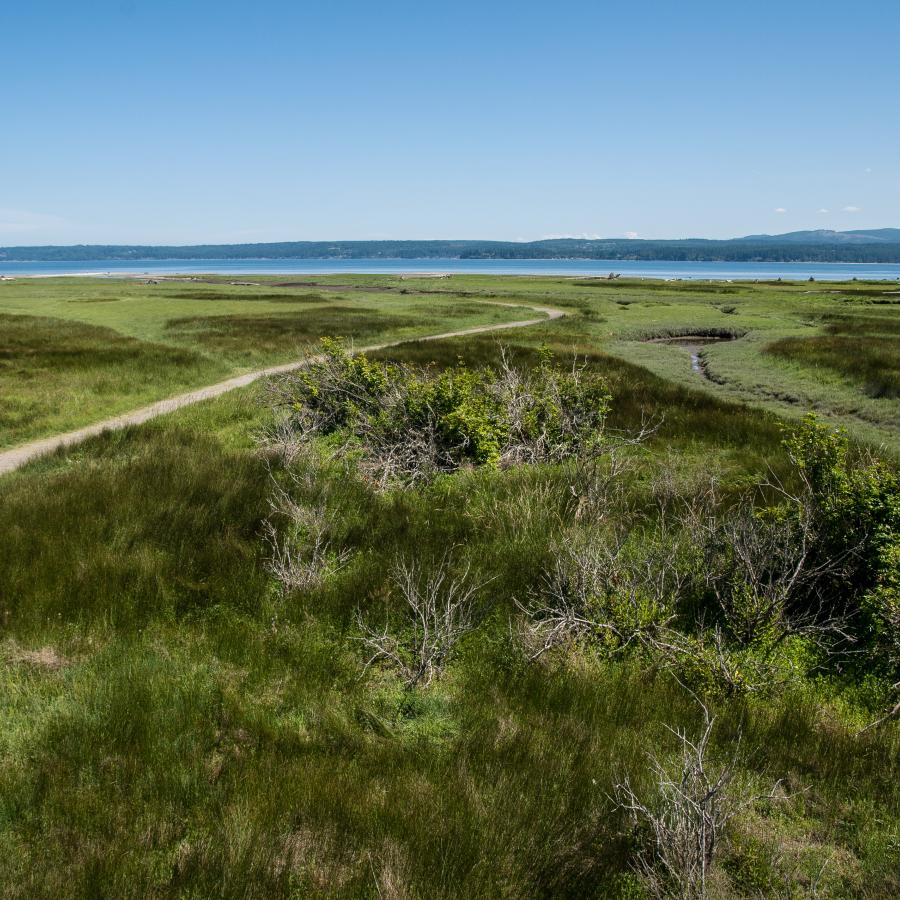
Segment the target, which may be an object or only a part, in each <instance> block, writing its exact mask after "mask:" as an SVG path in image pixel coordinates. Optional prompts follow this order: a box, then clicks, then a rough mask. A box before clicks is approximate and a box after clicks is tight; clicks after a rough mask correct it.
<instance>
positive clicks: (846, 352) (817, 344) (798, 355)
mask: <svg viewBox="0 0 900 900" xmlns="http://www.w3.org/2000/svg"><path fill="white" fill-rule="evenodd" d="M891 324H893V323H891ZM876 327H877V326H876ZM836 328H839V329H840V330H839V331H838V333H832V334H830V335H821V336H813V337H786V338H782V339H781V340H779V341H775V342H774V343H773V344H771V345H770V346H769V347H768V349H767V352H768V353H771V354H772V355H773V356H777V357H780V358H781V359H786V360H789V361H791V362H794V363H797V364H799V365H801V366H805V367H807V368H810V369H816V368H824V369H829V370H831V371H833V372H837V373H839V374H840V375H842V376H844V377H845V378H847V379H848V380H849V381H851V382H854V383H857V384H859V385H860V386H861V387H862V390H863V391H864V392H865V393H866V394H867V395H868V396H869V397H872V398H875V399H886V400H891V399H896V398H897V397H900V348H898V345H897V338H896V336H893V335H891V336H881V335H877V334H865V333H862V334H860V333H859V330H861V329H860V326H859V324H857V326H856V328H853V326H851V325H850V324H842V325H841V326H836ZM885 330H887V328H885ZM848 332H849V333H848Z"/></svg>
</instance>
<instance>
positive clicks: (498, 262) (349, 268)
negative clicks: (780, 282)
mask: <svg viewBox="0 0 900 900" xmlns="http://www.w3.org/2000/svg"><path fill="white" fill-rule="evenodd" d="M179 272H183V273H187V274H190V273H193V274H196V273H201V272H206V273H210V274H217V275H246V274H257V275H265V274H269V275H329V274H340V273H342V272H348V273H352V272H356V273H379V272H380V273H384V274H399V273H407V272H409V273H415V272H449V273H459V274H462V273H467V274H482V275H608V274H609V273H610V272H617V273H619V274H621V275H624V276H631V277H640V278H685V279H716V280H720V279H732V280H736V281H737V280H741V281H744V280H749V281H752V280H753V279H754V278H761V279H769V278H784V279H785V280H792V279H796V280H805V279H807V278H809V277H810V276H812V277H813V278H815V279H816V280H817V281H845V280H847V279H850V278H859V279H861V280H862V279H877V280H891V281H896V280H900V263H897V264H867V263H859V264H857V263H852V264H851V263H726V262H639V261H625V260H606V259H595V260H583V259H557V260H544V259H303V260H292V259H215V260H211V259H173V260H123V261H111V260H84V261H80V262H3V261H2V260H0V275H87V274H98V275H105V274H111V275H112V274H117V273H136V274H147V275H171V274H175V273H179Z"/></svg>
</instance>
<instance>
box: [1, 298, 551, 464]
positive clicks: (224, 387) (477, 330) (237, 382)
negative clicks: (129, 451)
mask: <svg viewBox="0 0 900 900" xmlns="http://www.w3.org/2000/svg"><path fill="white" fill-rule="evenodd" d="M482 302H483V303H485V304H490V305H492V306H508V307H510V308H512V309H530V310H532V311H534V312H538V313H543V314H544V316H546V318H542V319H522V320H519V321H516V322H500V323H498V324H495V325H477V326H475V327H473V328H463V329H460V330H459V331H445V332H443V333H441V334H428V335H421V336H419V337H409V338H403V339H402V340H399V341H387V342H386V343H383V344H372V345H370V346H368V347H360V348H358V350H357V352H359V353H371V352H372V351H375V350H385V349H387V348H388V347H398V346H400V345H401V344H414V343H417V342H418V341H441V340H445V339H447V338H456V337H465V336H466V335H469V334H484V333H486V332H491V331H503V330H505V329H508V328H528V327H529V326H531V325H541V324H542V323H544V322H549V321H550V320H551V319H559V318H561V317H562V316H564V315H565V312H564V311H563V310H561V309H554V308H553V307H551V306H531V305H529V304H526V303H499V302H497V301H492V300H485V301H482ZM318 358H320V357H311V358H307V359H302V360H299V361H297V362H292V363H284V364H283V365H280V366H268V367H267V368H265V369H257V370H256V371H254V372H247V373H246V374H244V375H237V376H235V377H234V378H228V379H226V380H225V381H219V382H217V383H216V384H210V385H207V386H206V387H202V388H196V389H195V390H193V391H188V392H187V393H186V394H178V395H177V396H175V397H169V398H168V399H166V400H159V401H157V402H156V403H151V404H150V405H149V406H142V407H141V408H140V409H135V410H132V411H131V412H128V413H122V414H121V415H118V416H112V417H111V418H109V419H103V420H102V421H100V422H95V423H94V424H93V425H87V426H85V427H84V428H77V429H76V430H75V431H66V432H64V433H62V434H56V435H53V436H52V437H48V438H41V439H40V440H37V441H30V442H29V443H27V444H20V445H19V446H18V447H13V448H12V449H10V450H2V451H0V475H4V474H6V473H7V472H14V471H15V470H16V469H19V468H21V467H22V466H24V465H25V464H26V463H28V462H31V461H32V460H33V459H37V458H38V457H40V456H46V455H47V454H48V453H53V452H55V451H56V450H59V449H60V448H61V447H71V446H72V445H74V444H80V443H81V442H82V441H86V440H87V439H88V438H92V437H95V436H96V435H98V434H102V433H103V432H104V431H116V430H117V429H120V428H127V427H128V426H129V425H140V424H141V423H142V422H146V421H148V420H149V419H155V418H156V417H157V416H163V415H165V414H166V413H170V412H174V411H175V410H176V409H181V407H183V406H190V405H191V404H192V403H199V402H200V401H201V400H210V399H212V398H213V397H218V396H219V395H221V394H225V393H227V392H228V391H233V390H235V389H236V388H241V387H246V386H247V385H248V384H252V383H253V382H254V381H257V380H258V379H260V378H267V377H269V376H270V375H280V374H282V373H284V372H293V371H295V370H296V369H301V368H303V366H305V365H308V364H309V363H310V362H311V361H312V360H314V359H318Z"/></svg>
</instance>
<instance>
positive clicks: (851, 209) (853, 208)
mask: <svg viewBox="0 0 900 900" xmlns="http://www.w3.org/2000/svg"><path fill="white" fill-rule="evenodd" d="M841 212H849V213H855V212H862V207H861V206H845V207H844V208H843V209H842V210H841Z"/></svg>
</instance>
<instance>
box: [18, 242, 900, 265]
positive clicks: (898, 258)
mask: <svg viewBox="0 0 900 900" xmlns="http://www.w3.org/2000/svg"><path fill="white" fill-rule="evenodd" d="M129 259H133V260H135V261H138V260H152V259H609V260H669V261H686V260H692V261H697V262H842V263H900V243H884V242H882V243H871V244H821V243H810V244H802V243H793V242H784V243H781V242H779V241H777V240H772V239H771V238H770V239H768V240H765V241H759V242H756V241H754V240H752V239H751V240H748V239H746V238H744V239H735V240H725V241H712V240H703V239H690V240H679V241H645V240H577V239H571V238H563V239H557V240H546V241H531V242H529V243H519V242H513V241H285V242H282V243H276V244H203V245H198V246H186V247H142V246H124V245H115V244H113V245H88V244H79V245H77V246H69V247H5V248H0V260H6V261H16V262H39V261H53V260H58V261H73V262H74V261H78V260H129Z"/></svg>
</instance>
